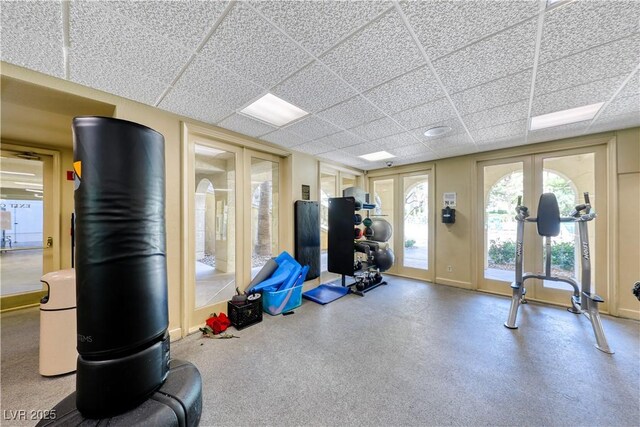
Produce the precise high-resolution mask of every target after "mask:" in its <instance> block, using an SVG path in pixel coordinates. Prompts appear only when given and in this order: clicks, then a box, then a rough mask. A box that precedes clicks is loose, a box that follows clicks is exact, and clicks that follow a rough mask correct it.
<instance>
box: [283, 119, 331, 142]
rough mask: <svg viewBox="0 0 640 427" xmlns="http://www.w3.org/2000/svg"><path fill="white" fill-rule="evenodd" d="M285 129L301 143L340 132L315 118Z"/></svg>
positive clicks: (300, 121) (303, 120)
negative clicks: (299, 138)
mask: <svg viewBox="0 0 640 427" xmlns="http://www.w3.org/2000/svg"><path fill="white" fill-rule="evenodd" d="M285 129H286V130H287V131H290V132H293V133H295V134H296V135H299V136H300V137H301V140H302V141H303V142H307V141H311V140H314V139H318V138H322V137H323V136H326V135H331V134H334V133H338V132H340V131H341V130H342V129H340V128H337V127H335V126H333V125H332V124H330V123H327V122H325V121H324V120H322V119H320V118H319V117H316V116H309V117H307V118H304V119H302V120H298V121H297V122H295V123H294V124H292V125H290V126H287V127H285Z"/></svg>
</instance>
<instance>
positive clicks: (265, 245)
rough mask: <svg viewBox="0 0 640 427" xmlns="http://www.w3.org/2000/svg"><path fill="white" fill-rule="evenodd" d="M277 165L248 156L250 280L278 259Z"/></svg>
mask: <svg viewBox="0 0 640 427" xmlns="http://www.w3.org/2000/svg"><path fill="white" fill-rule="evenodd" d="M279 187H280V164H279V162H276V161H271V160H265V159H262V158H257V157H251V203H250V209H251V278H253V277H254V276H255V275H256V274H258V272H259V271H260V269H261V268H262V267H263V266H264V265H265V263H266V262H267V261H268V260H269V258H272V257H276V256H278V206H279V203H280V198H279V192H280V190H279Z"/></svg>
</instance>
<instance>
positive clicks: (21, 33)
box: [0, 1, 64, 77]
mask: <svg viewBox="0 0 640 427" xmlns="http://www.w3.org/2000/svg"><path fill="white" fill-rule="evenodd" d="M0 16H1V19H0V23H1V25H0V39H1V40H2V49H0V58H1V59H2V61H6V62H9V63H12V64H16V65H19V66H21V67H26V68H29V69H32V70H36V71H39V72H41V73H45V74H49V75H52V76H56V77H64V56H63V50H62V47H63V39H62V6H61V2H60V1H51V2H22V1H20V2H2V7H0Z"/></svg>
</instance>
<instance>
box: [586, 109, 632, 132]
mask: <svg viewBox="0 0 640 427" xmlns="http://www.w3.org/2000/svg"><path fill="white" fill-rule="evenodd" d="M637 126H640V114H638V112H635V113H630V114H622V115H618V116H609V117H604V118H598V120H596V122H595V123H594V124H593V125H592V126H591V127H590V128H589V133H590V134H591V133H598V132H605V131H609V130H620V129H627V128H631V127H637Z"/></svg>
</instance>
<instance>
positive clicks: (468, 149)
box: [437, 145, 479, 159]
mask: <svg viewBox="0 0 640 427" xmlns="http://www.w3.org/2000/svg"><path fill="white" fill-rule="evenodd" d="M478 151H479V150H478V148H477V147H476V146H475V145H468V146H462V145H461V146H458V147H453V148H450V149H448V150H441V151H438V153H437V154H438V158H439V159H446V158H449V157H459V156H466V155H468V154H474V153H477V152H478Z"/></svg>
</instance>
